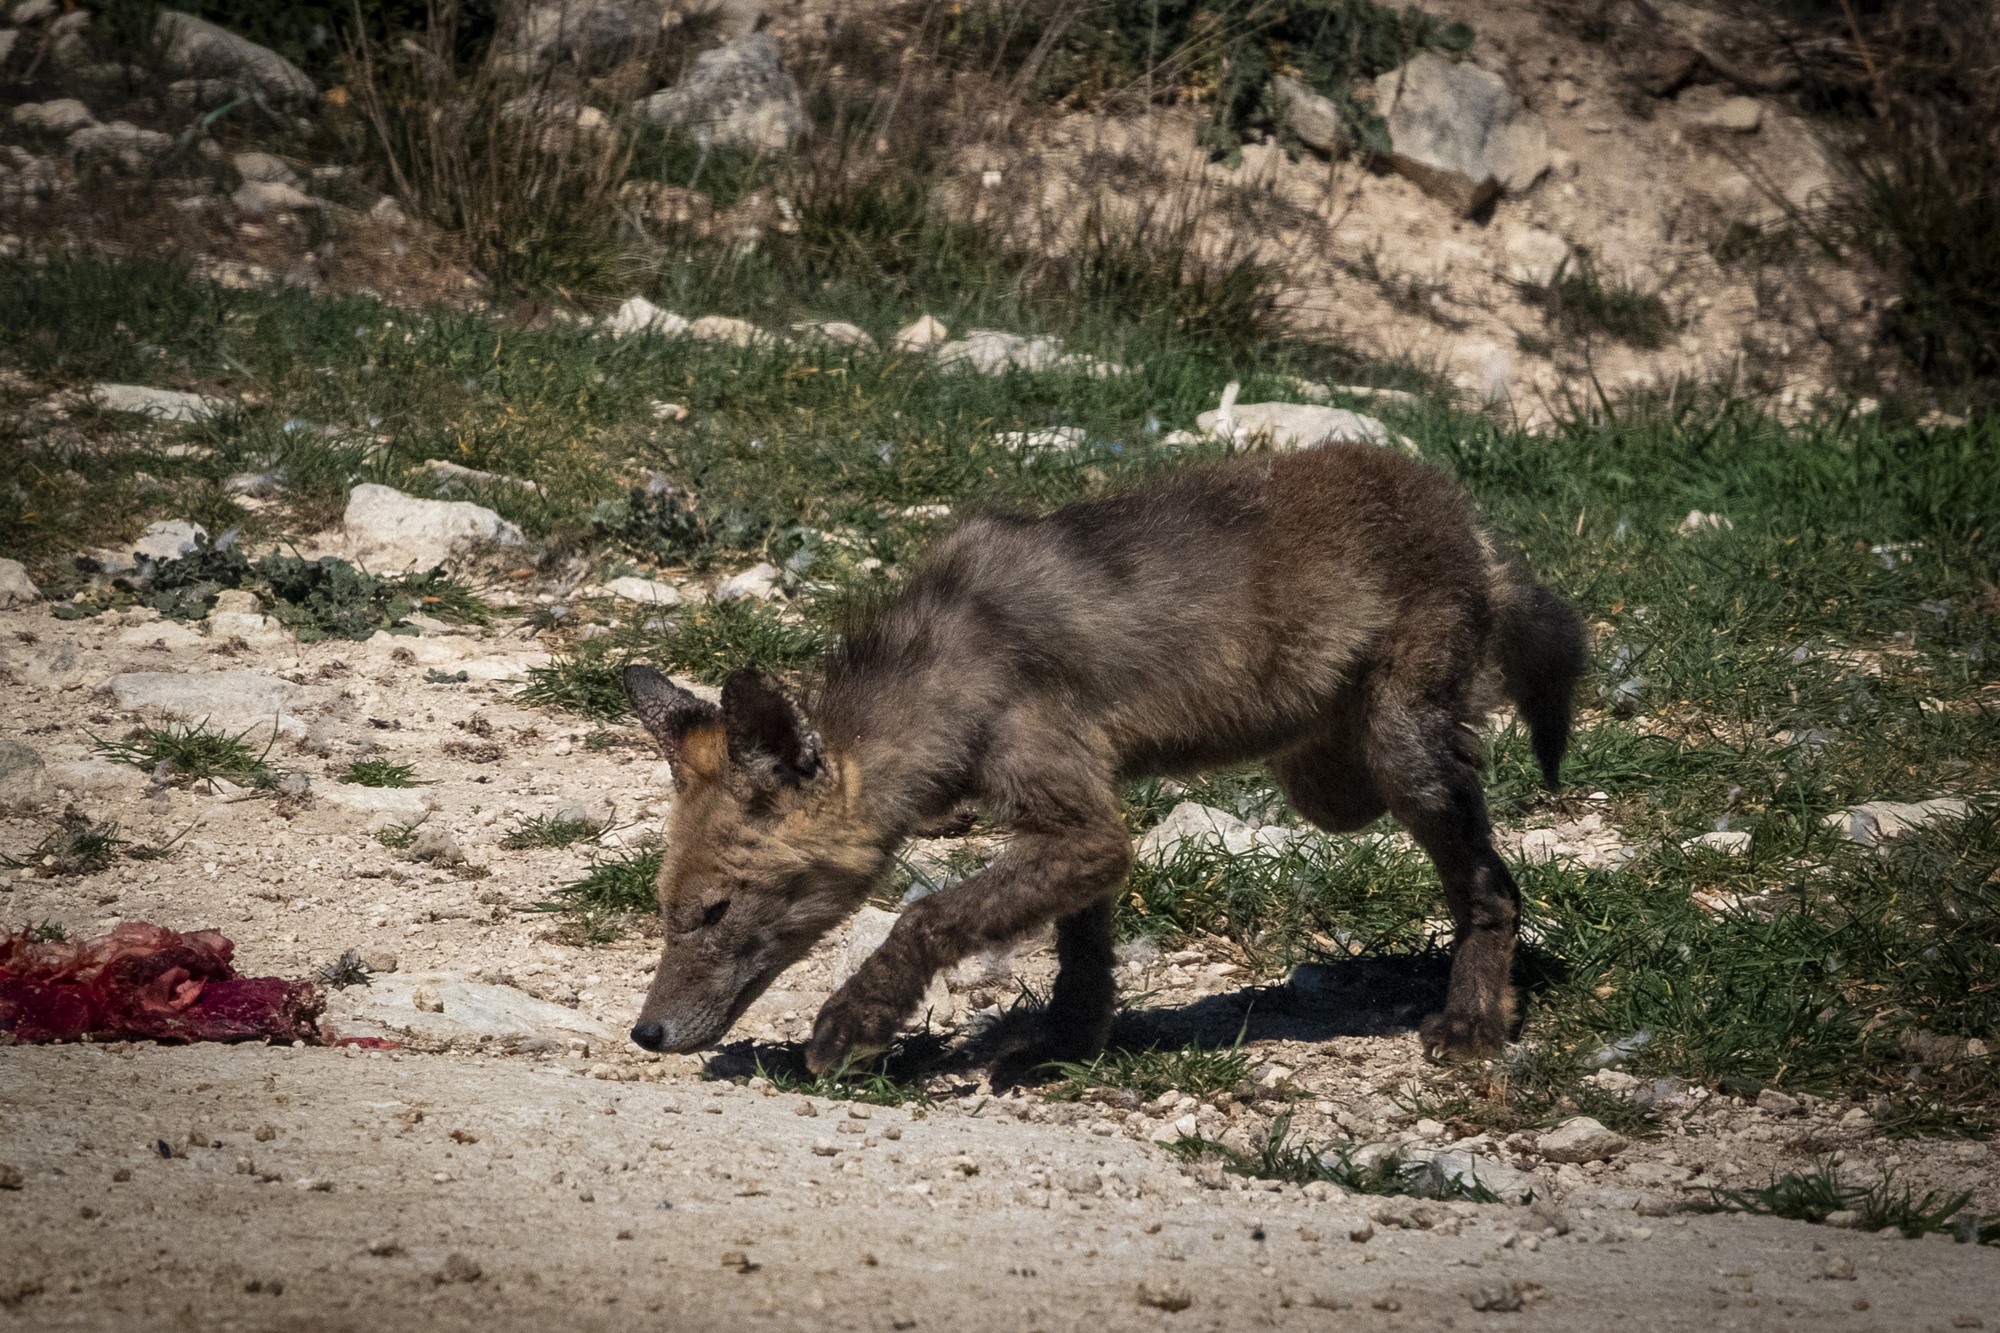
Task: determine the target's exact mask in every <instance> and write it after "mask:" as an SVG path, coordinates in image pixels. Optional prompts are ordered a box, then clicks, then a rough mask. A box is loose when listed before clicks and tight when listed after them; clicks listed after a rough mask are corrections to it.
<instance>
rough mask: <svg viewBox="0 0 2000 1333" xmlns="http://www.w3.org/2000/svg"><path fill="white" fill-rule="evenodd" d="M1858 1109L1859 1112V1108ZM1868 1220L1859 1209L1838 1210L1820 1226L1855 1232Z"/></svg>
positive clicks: (1831, 1213) (1822, 1219) (1843, 1120)
mask: <svg viewBox="0 0 2000 1333" xmlns="http://www.w3.org/2000/svg"><path fill="white" fill-rule="evenodd" d="M1856 1109H1857V1110H1858V1109H1859V1108H1856ZM1864 1114H1866V1113H1865V1112H1864ZM1870 1119H1871V1123H1872V1119H1873V1118H1872V1117H1871V1118H1870ZM1841 1123H1842V1124H1846V1123H1847V1121H1846V1118H1845V1117H1843V1118H1842V1119H1841ZM1866 1220H1867V1214H1865V1213H1863V1212H1861V1211H1860V1210H1859V1209H1856V1208H1836V1209H1834V1210H1833V1211H1832V1212H1830V1213H1828V1214H1827V1215H1826V1216H1825V1217H1823V1218H1821V1219H1820V1225H1821V1226H1828V1227H1837V1228H1839V1229H1840V1230H1843V1231H1853V1230H1856V1229H1858V1228H1859V1227H1860V1226H1861V1224H1862V1222H1864V1221H1866Z"/></svg>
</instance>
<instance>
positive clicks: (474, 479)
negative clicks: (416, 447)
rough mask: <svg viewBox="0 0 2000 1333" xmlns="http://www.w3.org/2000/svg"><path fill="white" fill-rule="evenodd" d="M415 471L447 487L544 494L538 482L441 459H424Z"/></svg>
mask: <svg viewBox="0 0 2000 1333" xmlns="http://www.w3.org/2000/svg"><path fill="white" fill-rule="evenodd" d="M417 470H418V471H419V472H422V473H423V474H424V475H426V476H428V477H432V478H434V479H435V480H437V481H439V482H442V483H444V484H445V485H447V486H449V485H454V484H461V485H469V486H513V487H516V488H518V489H520V490H524V491H533V492H534V493H535V494H536V495H541V494H543V493H544V490H543V487H542V483H540V482H539V481H529V480H528V479H527V478H526V477H510V476H507V475H506V474H505V473H501V472H481V471H480V470H479V469H478V468H476V467H466V466H464V465H463V464H460V463H453V462H450V461H449V460H447V459H443V458H426V459H425V460H424V463H423V466H422V467H420V468H418V469H417Z"/></svg>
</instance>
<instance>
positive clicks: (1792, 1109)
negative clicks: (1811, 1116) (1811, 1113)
mask: <svg viewBox="0 0 2000 1333" xmlns="http://www.w3.org/2000/svg"><path fill="white" fill-rule="evenodd" d="M1757 1109H1758V1110H1760V1111H1762V1112H1764V1113H1765V1114H1767V1115H1777V1116H1789V1115H1804V1114H1805V1113H1806V1108H1805V1105H1804V1104H1803V1103H1802V1102H1800V1101H1799V1099H1798V1098H1796V1097H1792V1096H1788V1095H1786V1094H1785V1093H1782V1092H1779V1091H1778V1090H1777V1089H1776V1088H1765V1089H1764V1090H1763V1091H1762V1092H1760V1093H1758V1094H1757Z"/></svg>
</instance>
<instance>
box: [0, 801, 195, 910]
mask: <svg viewBox="0 0 2000 1333" xmlns="http://www.w3.org/2000/svg"><path fill="white" fill-rule="evenodd" d="M193 827H194V825H192V824H190V825H189V826H188V828H187V829H184V830H182V832H181V833H180V834H179V835H178V836H176V837H174V838H171V839H169V840H168V841H167V842H166V843H165V844H164V845H161V846H157V847H155V846H149V845H146V844H143V843H135V842H131V841H129V840H127V839H125V838H121V837H120V836H118V825H117V824H116V823H115V822H112V821H109V820H104V821H99V820H95V819H92V818H90V817H89V816H88V815H86V814H84V813H83V812H82V811H80V810H77V809H76V808H74V807H71V808H70V809H68V810H65V811H64V812H63V813H62V815H61V817H60V818H58V819H57V821H56V826H55V827H54V828H52V829H50V830H49V832H48V833H47V834H46V835H44V836H43V838H42V840H41V841H40V842H38V843H36V844H35V845H34V846H33V847H31V848H29V849H28V851H27V852H25V853H23V854H22V855H21V856H19V857H12V856H7V855H5V854H4V853H0V865H4V866H7V867H8V868H10V869H14V870H27V871H31V872H33V873H34V874H36V875H40V876H42V877H44V878H52V879H66V878H71V877H74V876H77V875H95V874H97V873H98V872H99V871H102V870H107V869H109V868H110V867H111V864H112V863H113V862H114V861H116V860H117V859H118V858H119V857H121V856H123V857H127V858H129V859H131V860H134V861H157V860H159V859H161V858H162V857H165V856H167V855H169V854H171V853H172V851H173V849H174V844H175V843H178V842H179V841H180V840H181V838H184V837H186V836H187V833H188V831H189V830H192V829H193ZM43 938H56V939H60V938H62V937H61V936H44V937H43Z"/></svg>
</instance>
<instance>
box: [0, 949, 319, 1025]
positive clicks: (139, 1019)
mask: <svg viewBox="0 0 2000 1333" xmlns="http://www.w3.org/2000/svg"><path fill="white" fill-rule="evenodd" d="M235 950H236V946H235V945H234V944H233V943H231V942H230V941H229V940H228V939H227V938H226V937H224V936H223V935H222V934H220V933H219V932H217V931H213V930H196V931H190V932H188V933H187V934H185V935H183V934H180V933H179V932H177V931H172V930H168V929H167V928H166V927H164V926H156V925H153V924H151V923H150V922H145V921H126V922H121V923H120V924H119V925H117V926H116V927H114V928H113V929H112V931H111V933H110V934H108V935H100V936H98V937H97V938H96V939H92V940H82V941H77V942H71V941H67V940H42V939H36V938H34V937H33V936H32V935H31V934H30V933H29V932H27V931H22V932H21V933H20V934H18V935H8V936H0V1033H5V1034H6V1035H7V1036H9V1037H11V1038H12V1040H14V1041H15V1042H19V1043H23V1044H33V1043H38V1042H50V1041H75V1040H76V1039H77V1038H79V1037H83V1036H86V1035H88V1036H91V1037H94V1038H99V1039H103V1040H107V1041H112V1040H119V1039H137V1040H151V1041H171V1042H193V1041H279V1042H290V1041H307V1042H317V1041H318V1040H319V1029H318V1028H317V1027H316V1026H315V1024H314V1020H315V1019H317V1018H318V1017H319V1012H320V1010H321V1009H322V1008H323V1007H324V1002H323V1001H322V1000H321V999H320V997H319V995H318V993H317V992H316V991H315V990H314V989H313V987H312V985H311V984H310V983H309V982H303V981H286V980H284V979H282V978H280V977H239V976H237V975H236V974H235V972H233V971H232V970H231V969H230V966H229V959H230V955H231V954H233V953H234V952H235Z"/></svg>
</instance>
